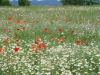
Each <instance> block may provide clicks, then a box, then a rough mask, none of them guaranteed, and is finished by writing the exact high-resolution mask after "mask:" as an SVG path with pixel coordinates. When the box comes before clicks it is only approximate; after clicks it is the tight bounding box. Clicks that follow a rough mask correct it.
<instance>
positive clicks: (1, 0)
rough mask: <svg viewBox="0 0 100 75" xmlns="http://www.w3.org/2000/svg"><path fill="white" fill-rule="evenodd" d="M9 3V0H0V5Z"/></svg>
mask: <svg viewBox="0 0 100 75" xmlns="http://www.w3.org/2000/svg"><path fill="white" fill-rule="evenodd" d="M9 5H11V4H10V2H9V0H0V6H9Z"/></svg>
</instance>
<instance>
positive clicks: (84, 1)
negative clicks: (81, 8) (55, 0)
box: [61, 0, 99, 5]
mask: <svg viewBox="0 0 100 75" xmlns="http://www.w3.org/2000/svg"><path fill="white" fill-rule="evenodd" d="M61 2H62V4H63V5H93V4H99V3H97V2H93V1H92V0H61Z"/></svg>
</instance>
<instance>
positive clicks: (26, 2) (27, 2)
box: [18, 0, 30, 6]
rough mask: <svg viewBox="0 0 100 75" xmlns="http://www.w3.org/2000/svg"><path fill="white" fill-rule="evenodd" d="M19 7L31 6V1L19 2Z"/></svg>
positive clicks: (22, 0) (23, 0) (19, 0)
mask: <svg viewBox="0 0 100 75" xmlns="http://www.w3.org/2000/svg"><path fill="white" fill-rule="evenodd" d="M18 4H19V6H29V5H30V2H29V0H18Z"/></svg>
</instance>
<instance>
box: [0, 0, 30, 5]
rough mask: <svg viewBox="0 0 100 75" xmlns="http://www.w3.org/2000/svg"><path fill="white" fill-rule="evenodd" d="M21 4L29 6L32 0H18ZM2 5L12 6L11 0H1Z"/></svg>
mask: <svg viewBox="0 0 100 75" xmlns="http://www.w3.org/2000/svg"><path fill="white" fill-rule="evenodd" d="M18 5H19V6H29V5H30V1H29V0H18ZM0 6H11V4H10V1H9V0H0Z"/></svg>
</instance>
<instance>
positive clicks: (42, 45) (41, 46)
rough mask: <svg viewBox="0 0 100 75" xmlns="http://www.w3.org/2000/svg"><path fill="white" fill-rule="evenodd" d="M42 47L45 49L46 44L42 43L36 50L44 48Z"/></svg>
mask: <svg viewBox="0 0 100 75" xmlns="http://www.w3.org/2000/svg"><path fill="white" fill-rule="evenodd" d="M44 47H46V44H45V43H42V44H40V45H39V46H38V48H44Z"/></svg>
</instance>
